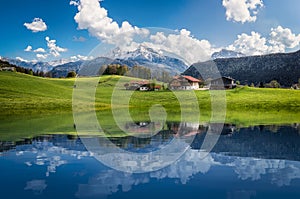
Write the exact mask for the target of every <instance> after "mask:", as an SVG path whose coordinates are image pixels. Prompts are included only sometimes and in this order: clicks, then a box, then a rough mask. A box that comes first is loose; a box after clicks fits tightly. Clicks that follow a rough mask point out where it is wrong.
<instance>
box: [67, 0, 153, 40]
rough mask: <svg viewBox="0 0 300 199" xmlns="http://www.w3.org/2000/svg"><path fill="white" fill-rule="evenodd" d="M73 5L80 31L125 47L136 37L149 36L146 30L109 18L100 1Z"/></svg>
mask: <svg viewBox="0 0 300 199" xmlns="http://www.w3.org/2000/svg"><path fill="white" fill-rule="evenodd" d="M70 4H71V5H75V6H77V8H78V12H77V14H76V15H75V17H74V19H75V21H76V23H77V24H78V29H80V30H83V29H87V30H88V31H89V33H90V34H91V35H92V36H94V37H96V38H98V39H100V40H101V41H105V42H108V43H111V44H118V45H124V44H128V43H130V42H131V41H132V40H133V37H134V36H135V35H147V34H148V33H149V32H148V30H146V29H141V28H138V27H136V26H132V25H131V24H129V22H127V21H124V22H123V23H122V24H121V26H119V25H118V23H117V22H115V21H113V19H111V18H109V17H108V12H107V10H106V9H104V8H103V7H101V4H100V2H99V0H79V1H71V2H70Z"/></svg>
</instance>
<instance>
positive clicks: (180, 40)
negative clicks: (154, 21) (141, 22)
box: [147, 29, 215, 64]
mask: <svg viewBox="0 0 300 199" xmlns="http://www.w3.org/2000/svg"><path fill="white" fill-rule="evenodd" d="M150 40H151V41H152V43H147V45H148V46H150V47H152V48H154V49H157V50H165V51H168V52H172V53H174V54H176V55H180V56H181V57H182V58H184V59H185V60H186V61H187V62H188V63H189V64H191V63H195V62H198V61H206V60H208V59H210V56H211V54H212V53H213V51H215V49H213V47H212V45H211V44H210V42H209V41H207V40H198V39H196V38H194V37H193V36H192V35H191V32H190V31H188V30H186V29H182V30H180V32H179V34H169V35H166V34H165V33H163V32H158V33H156V34H155V35H151V36H150Z"/></svg>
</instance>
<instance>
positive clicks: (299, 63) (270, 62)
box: [183, 51, 300, 87]
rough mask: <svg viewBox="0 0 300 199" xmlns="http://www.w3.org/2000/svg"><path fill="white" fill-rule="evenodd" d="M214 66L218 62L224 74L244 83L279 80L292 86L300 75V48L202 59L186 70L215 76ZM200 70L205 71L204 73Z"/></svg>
mask: <svg viewBox="0 0 300 199" xmlns="http://www.w3.org/2000/svg"><path fill="white" fill-rule="evenodd" d="M213 66H217V68H218V70H219V72H220V74H221V75H222V76H230V77H232V78H234V79H236V80H239V81H240V82H241V83H242V84H251V83H254V84H255V85H257V84H259V83H260V82H263V83H268V82H270V81H272V80H277V81H278V82H279V83H280V84H281V85H282V86H285V87H290V86H291V85H292V84H293V83H296V82H298V79H299V78H300V51H297V52H294V53H278V54H270V55H262V56H249V57H240V58H223V59H216V60H213V61H207V62H199V63H195V64H193V65H192V66H190V67H189V68H188V69H187V70H186V71H185V72H184V73H183V74H184V75H191V76H193V77H196V78H204V79H206V78H208V77H214V76H215V72H216V71H214V67H213ZM198 71H202V72H201V73H202V75H201V74H200V73H199V72H198Z"/></svg>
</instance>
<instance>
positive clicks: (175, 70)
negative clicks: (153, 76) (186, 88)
mask: <svg viewBox="0 0 300 199" xmlns="http://www.w3.org/2000/svg"><path fill="white" fill-rule="evenodd" d="M105 58H107V60H106V62H103V59H99V58H96V59H93V60H89V61H77V62H69V63H65V64H62V65H58V66H56V67H54V68H53V69H52V70H51V73H52V74H53V76H54V77H60V76H66V74H67V73H68V71H72V70H73V71H76V72H78V71H79V69H80V67H81V65H82V64H83V63H84V64H85V66H88V65H93V66H97V67H98V66H99V64H103V63H106V64H120V65H127V66H128V67H129V68H131V67H133V66H143V67H147V68H150V69H151V71H152V72H153V73H157V72H159V71H166V72H168V73H170V74H171V75H175V74H180V73H182V72H183V71H185V70H186V69H187V68H188V65H186V64H185V63H184V62H183V61H181V60H180V59H178V58H174V57H170V56H167V55H164V54H163V53H160V52H157V51H155V50H153V49H152V48H149V47H146V46H144V45H140V46H139V47H138V48H137V49H135V50H133V51H124V50H122V49H120V48H115V49H113V50H112V51H111V52H109V53H108V54H107V55H106V56H105ZM108 59H109V60H110V61H108ZM97 62H99V63H98V64H97ZM89 67H92V66H89Z"/></svg>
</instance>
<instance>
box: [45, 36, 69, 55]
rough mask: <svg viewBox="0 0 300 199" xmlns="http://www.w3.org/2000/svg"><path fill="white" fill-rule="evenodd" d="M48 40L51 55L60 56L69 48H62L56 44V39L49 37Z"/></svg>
mask: <svg viewBox="0 0 300 199" xmlns="http://www.w3.org/2000/svg"><path fill="white" fill-rule="evenodd" d="M45 39H46V41H47V46H48V48H49V52H50V54H51V55H53V56H54V57H58V56H60V53H61V52H66V51H67V49H66V48H62V47H59V46H57V45H56V40H51V39H50V38H49V37H46V38H45Z"/></svg>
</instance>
